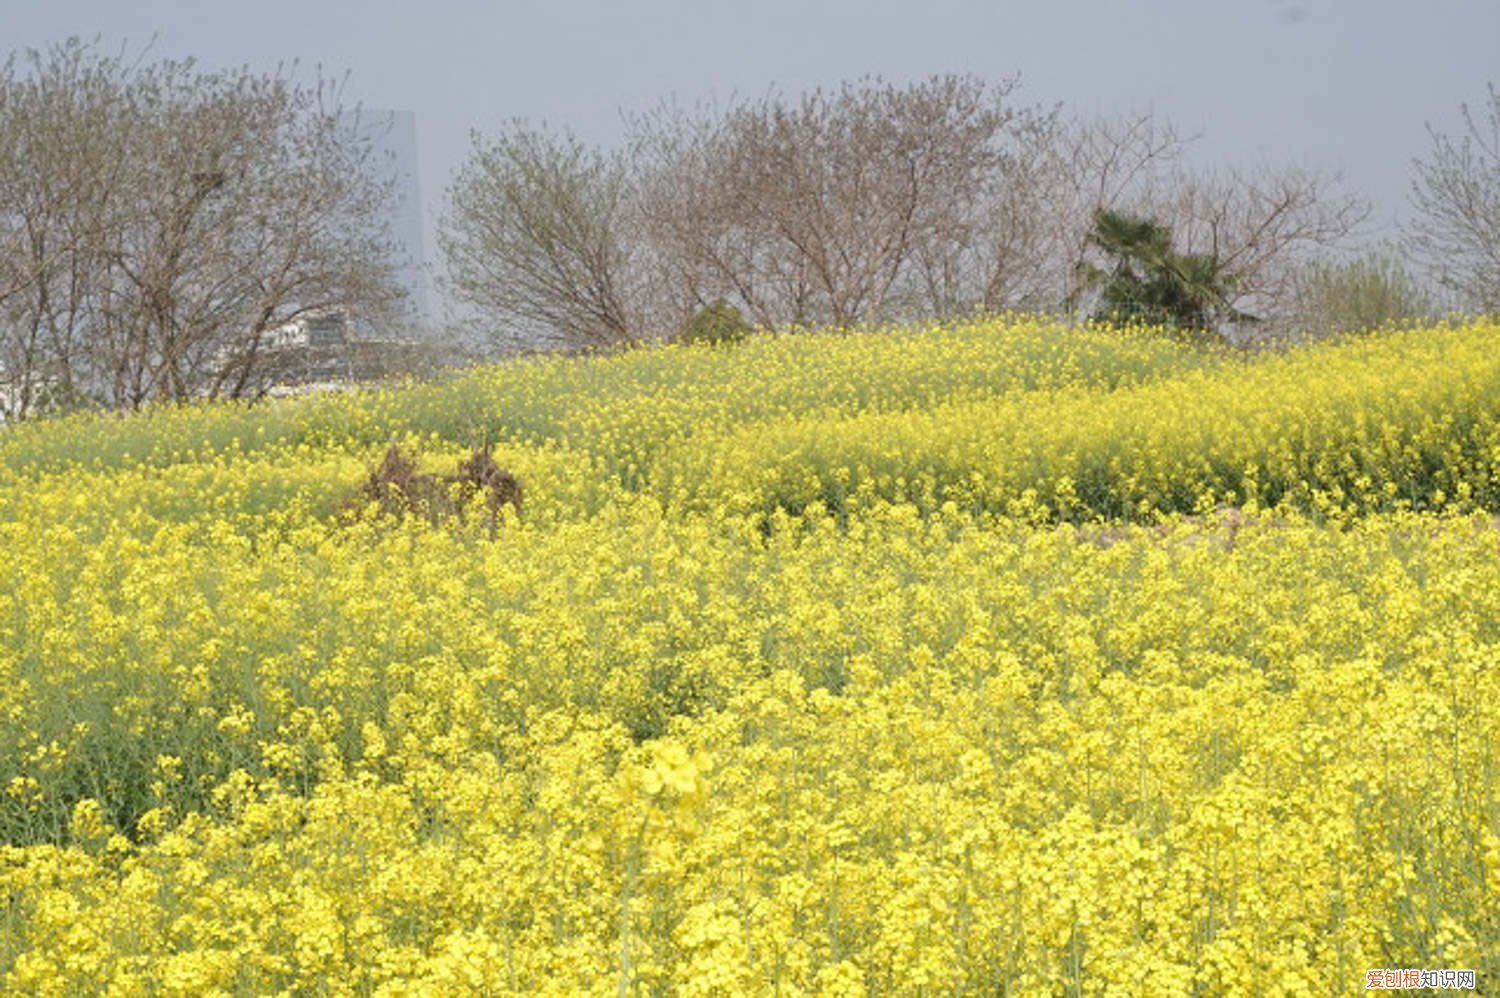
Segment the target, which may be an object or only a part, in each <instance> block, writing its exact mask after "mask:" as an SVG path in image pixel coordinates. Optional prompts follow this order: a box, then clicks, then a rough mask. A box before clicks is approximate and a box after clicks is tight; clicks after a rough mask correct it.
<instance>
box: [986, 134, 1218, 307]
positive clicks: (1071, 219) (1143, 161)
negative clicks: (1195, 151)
mask: <svg viewBox="0 0 1500 998" xmlns="http://www.w3.org/2000/svg"><path fill="white" fill-rule="evenodd" d="M1008 138H1009V142H1008V144H1007V149H1006V154H1005V156H1004V158H1003V160H1002V162H1001V168H1000V170H999V172H998V174H997V175H996V177H995V178H994V182H993V183H992V185H991V187H990V190H989V197H988V199H987V201H986V202H985V205H984V209H985V214H986V223H987V224H986V226H985V227H984V228H983V229H982V238H981V239H980V240H979V241H977V242H976V244H975V263H976V270H975V274H974V277H975V278H976V279H977V281H978V286H977V288H976V290H975V291H974V292H971V294H972V295H973V300H974V301H976V302H977V303H978V304H979V305H980V306H981V307H982V308H984V309H985V310H987V311H992V312H993V311H999V310H1002V309H1011V308H1019V309H1029V310H1043V311H1050V310H1056V309H1059V308H1062V309H1074V308H1076V307H1078V305H1079V299H1080V298H1081V296H1082V294H1083V292H1084V290H1085V279H1084V274H1085V270H1084V263H1085V260H1086V257H1087V256H1088V253H1089V247H1090V241H1089V240H1090V234H1091V233H1092V231H1093V226H1094V218H1095V215H1096V214H1097V213H1098V212H1099V211H1101V210H1104V209H1109V208H1113V207H1116V206H1119V205H1121V204H1128V203H1135V202H1140V201H1142V200H1147V199H1150V198H1151V197H1152V196H1153V195H1154V194H1155V192H1156V187H1157V185H1159V184H1160V182H1161V179H1162V177H1163V176H1164V175H1165V172H1166V170H1167V169H1168V168H1169V167H1170V166H1171V165H1172V164H1173V163H1175V162H1177V160H1178V159H1179V157H1180V156H1181V155H1182V153H1183V150H1184V149H1185V147H1186V145H1187V142H1188V141H1189V140H1188V139H1186V138H1184V137H1183V136H1181V135H1180V134H1179V133H1178V131H1177V130H1176V129H1175V128H1174V127H1172V125H1171V124H1170V123H1167V122H1163V121H1161V120H1159V119H1158V118H1156V117H1155V116H1153V115H1151V114H1149V113H1141V114H1129V115H1122V116H1117V117H1070V116H1066V115H1064V114H1063V113H1062V112H1061V111H1060V109H1053V110H1052V111H1051V112H1049V113H1045V114H1043V113H1036V112H1033V113H1031V114H1028V115H1026V116H1025V117H1023V118H1021V119H1018V121H1017V122H1016V127H1014V128H1012V129H1011V130H1010V134H1009V136H1008Z"/></svg>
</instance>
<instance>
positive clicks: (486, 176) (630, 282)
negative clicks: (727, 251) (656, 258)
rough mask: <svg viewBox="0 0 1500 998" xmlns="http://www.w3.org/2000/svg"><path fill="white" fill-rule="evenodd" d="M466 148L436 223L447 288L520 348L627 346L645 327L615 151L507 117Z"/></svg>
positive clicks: (623, 176)
mask: <svg viewBox="0 0 1500 998" xmlns="http://www.w3.org/2000/svg"><path fill="white" fill-rule="evenodd" d="M473 143H474V148H473V149H472V151H471V152H470V154H469V157H468V159H467V160H465V162H464V163H463V165H462V166H461V167H460V169H459V171H458V174H457V175H456V176H455V177H454V179H453V182H452V183H451V185H450V186H449V189H448V206H447V209H446V210H445V212H444V214H443V217H442V221H441V224H440V226H439V229H438V244H439V246H440V248H441V250H442V253H443V255H444V258H445V260H446V264H447V278H446V281H447V285H448V287H449V288H450V289H451V290H452V292H453V293H454V295H455V296H456V297H457V298H458V299H459V300H460V301H462V302H464V303H465V304H467V305H469V306H471V307H472V308H474V309H476V310H477V311H478V313H479V315H480V318H481V319H482V320H483V321H487V322H492V323H495V324H497V325H498V326H500V327H501V328H500V330H497V331H496V332H495V333H493V334H492V335H495V336H496V337H499V338H508V339H510V340H512V341H514V342H515V343H517V344H518V345H535V344H536V343H538V342H552V343H554V344H557V345H563V346H574V347H577V346H604V345H610V344H619V343H629V342H632V341H634V340H636V339H639V338H640V337H642V336H643V335H645V333H646V329H645V325H646V320H645V315H646V314H647V310H648V301H649V298H648V296H647V295H645V294H644V293H643V291H642V286H643V284H644V278H643V276H642V274H643V269H642V266H641V261H642V258H643V255H644V249H643V247H642V245H641V244H640V242H639V240H636V239H631V238H627V235H626V233H627V231H628V230H630V229H631V228H633V226H631V224H630V214H631V211H632V205H631V203H630V200H629V197H628V194H629V191H630V187H631V184H630V181H629V168H628V164H627V162H626V160H625V158H624V157H623V156H620V155H614V156H611V155H606V154H604V153H601V152H598V151H597V150H593V149H590V148H587V147H585V146H584V145H583V144H582V143H581V142H579V141H578V140H577V139H576V138H574V137H573V136H572V135H568V134H555V133H551V132H548V131H545V130H540V129H534V128H531V127H528V126H527V125H526V124H525V123H523V122H519V121H517V122H512V123H511V125H510V126H508V127H507V128H506V129H505V130H504V131H503V132H502V133H501V135H500V136H499V137H497V138H495V139H494V140H492V141H487V140H485V139H484V137H482V136H481V135H479V134H478V133H475V134H474V136H473Z"/></svg>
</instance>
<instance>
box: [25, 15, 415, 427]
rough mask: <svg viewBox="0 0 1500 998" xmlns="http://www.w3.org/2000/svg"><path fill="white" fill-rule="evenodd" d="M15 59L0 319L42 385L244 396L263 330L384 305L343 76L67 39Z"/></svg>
mask: <svg viewBox="0 0 1500 998" xmlns="http://www.w3.org/2000/svg"><path fill="white" fill-rule="evenodd" d="M21 66H22V68H24V69H25V70H26V72H24V73H22V72H17V71H16V68H17V64H16V62H14V61H12V62H11V63H9V64H7V72H6V74H5V76H4V78H3V79H0V90H3V91H4V97H3V98H0V135H3V136H9V137H10V138H6V139H0V142H3V143H4V144H5V148H8V149H11V150H12V152H11V154H10V156H11V163H12V164H13V166H12V167H11V169H10V170H9V171H7V172H8V176H7V179H6V181H5V183H4V185H3V186H0V196H3V201H0V218H3V219H4V222H0V232H4V233H6V234H7V235H9V236H11V238H6V239H5V242H4V244H3V252H4V254H5V258H6V263H4V264H3V265H0V273H22V274H24V275H27V277H28V280H26V281H25V282H24V289H25V290H24V292H23V293H21V294H17V295H12V296H11V297H9V298H8V299H6V301H5V302H4V326H5V331H6V342H7V343H8V344H9V345H10V346H11V347H12V349H11V350H10V351H9V352H10V353H12V354H14V353H17V352H18V351H17V350H16V349H15V348H16V347H19V346H22V345H25V346H27V347H29V348H35V351H36V353H35V354H34V357H33V359H35V357H40V358H42V360H43V361H44V363H42V364H33V367H32V370H33V371H34V372H35V378H34V379H33V380H34V381H35V382H36V383H37V384H46V385H47V386H49V388H51V389H52V390H53V391H54V392H56V391H58V390H59V389H66V392H67V393H68V394H70V395H72V396H74V397H77V396H85V395H86V396H89V397H92V398H93V399H95V400H96V401H98V402H99V403H102V404H105V405H112V406H128V407H133V406H138V405H141V404H143V403H145V402H148V401H152V400H158V399H185V398H190V397H209V398H212V397H222V396H230V397H243V396H247V395H255V394H258V393H259V392H260V391H262V390H264V388H265V387H266V378H267V369H266V368H265V366H264V364H263V363H262V361H263V360H264V352H265V342H266V334H267V333H269V332H270V331H272V330H274V329H276V328H278V327H280V326H282V325H284V324H286V323H287V322H289V321H291V320H293V319H296V318H297V317H299V316H301V315H305V314H308V313H310V312H317V311H321V310H327V309H330V308H343V309H351V310H354V311H356V312H358V314H360V315H363V316H365V317H366V318H367V319H371V320H376V319H379V318H382V317H385V316H386V315H388V314H390V309H392V307H393V306H394V305H395V303H396V302H397V301H398V299H399V297H400V291H399V289H398V287H397V286H396V284H395V281H394V277H393V274H392V273H391V266H390V263H389V262H388V261H389V259H390V255H389V252H388V251H389V242H388V239H387V236H386V233H385V223H384V208H385V205H386V203H387V198H388V197H389V196H390V193H391V192H390V190H389V186H388V185H386V184H384V183H382V182H381V181H379V180H377V179H375V175H374V171H373V169H371V167H372V166H373V164H372V163H371V161H370V159H371V156H372V155H373V154H372V152H371V145H370V143H369V141H368V139H367V138H365V137H362V136H360V135H358V134H355V132H354V129H353V128H352V127H350V126H348V125H345V124H341V121H340V115H341V111H342V104H341V89H342V88H341V86H340V85H338V84H337V83H334V82H330V81H326V80H321V79H320V80H318V81H316V82H315V83H313V84H311V85H301V84H298V83H297V82H296V81H295V79H294V78H293V71H285V72H283V71H278V72H277V73H276V74H275V75H270V76H266V75H259V74H254V73H251V72H250V71H248V70H238V71H232V72H223V73H205V72H203V71H200V70H198V69H197V68H196V67H195V65H194V64H193V63H192V62H190V61H188V62H172V61H162V62H155V63H144V62H142V61H135V62H128V61H126V60H124V59H121V58H119V57H111V56H106V55H102V54H100V53H99V52H98V51H97V49H96V48H95V47H93V46H90V45H87V44H85V43H81V42H78V41H76V40H75V41H70V42H68V43H64V44H63V45H60V46H57V47H54V48H53V49H51V50H48V51H47V52H35V51H33V52H28V53H26V55H25V57H24V59H23V60H22V61H21ZM16 136H19V139H16V138H15V137H16ZM16 232H21V233H24V234H25V238H24V239H21V240H19V241H18V240H16V239H15V238H13V234H14V233H16ZM7 367H8V368H9V363H8V362H7ZM33 394H35V393H33ZM33 407H34V406H33ZM20 414H24V413H20Z"/></svg>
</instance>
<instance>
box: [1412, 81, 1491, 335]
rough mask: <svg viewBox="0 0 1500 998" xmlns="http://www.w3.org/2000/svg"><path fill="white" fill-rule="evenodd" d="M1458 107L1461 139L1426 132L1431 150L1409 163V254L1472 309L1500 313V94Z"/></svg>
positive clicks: (1463, 304)
mask: <svg viewBox="0 0 1500 998" xmlns="http://www.w3.org/2000/svg"><path fill="white" fill-rule="evenodd" d="M1487 96H1488V99H1487V100H1486V101H1485V102H1484V103H1483V104H1482V105H1481V106H1480V107H1479V108H1478V109H1474V108H1471V107H1470V106H1468V105H1467V104H1466V105H1464V107H1463V119H1464V125H1465V127H1466V129H1467V132H1466V134H1464V135H1462V136H1460V137H1459V138H1457V139H1455V138H1452V137H1450V136H1447V135H1443V134H1441V133H1439V132H1436V131H1433V130H1432V129H1431V128H1429V129H1428V132H1429V134H1430V135H1431V137H1432V149H1431V151H1430V152H1429V154H1428V156H1427V158H1425V159H1418V160H1416V161H1415V162H1414V163H1413V164H1412V168H1413V172H1414V176H1413V179H1412V189H1411V201H1412V207H1413V208H1415V209H1416V212H1417V217H1416V220H1415V221H1414V222H1413V223H1412V224H1411V226H1410V228H1409V230H1408V232H1407V234H1406V248H1407V250H1408V251H1409V252H1410V253H1411V254H1412V255H1413V256H1414V257H1415V258H1416V259H1417V260H1418V261H1420V262H1421V263H1422V264H1423V265H1425V267H1426V269H1427V270H1428V271H1429V272H1430V273H1431V274H1432V275H1433V276H1434V277H1435V278H1436V279H1437V281H1438V282H1439V284H1440V285H1441V286H1442V287H1444V288H1446V289H1447V290H1448V291H1449V292H1451V293H1452V294H1453V295H1454V296H1455V297H1456V299H1457V303H1458V304H1459V305H1460V306H1462V307H1464V308H1469V309H1474V310H1476V311H1485V312H1494V311H1500V91H1497V90H1496V89H1495V87H1494V85H1493V84H1492V85H1491V86H1490V88H1489V93H1488V95H1487Z"/></svg>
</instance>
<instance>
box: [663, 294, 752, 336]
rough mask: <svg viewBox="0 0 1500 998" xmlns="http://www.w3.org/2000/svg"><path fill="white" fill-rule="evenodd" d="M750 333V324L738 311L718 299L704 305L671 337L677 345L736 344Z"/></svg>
mask: <svg viewBox="0 0 1500 998" xmlns="http://www.w3.org/2000/svg"><path fill="white" fill-rule="evenodd" d="M750 332H751V326H750V323H748V322H746V321H745V317H744V316H742V315H741V314H740V310H739V309H737V308H735V307H734V306H733V305H731V304H729V303H728V302H727V301H725V300H724V299H722V298H720V299H718V300H717V301H715V302H714V303H713V304H712V305H705V306H704V307H703V308H701V309H699V310H698V312H697V313H696V314H695V315H694V316H693V317H692V318H691V319H689V320H688V321H687V322H684V323H683V324H682V328H680V329H678V330H677V335H676V336H675V337H673V338H674V339H675V340H676V341H677V342H678V343H709V344H729V343H738V342H740V341H741V340H743V339H744V338H745V337H746V336H748V335H749V334H750Z"/></svg>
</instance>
